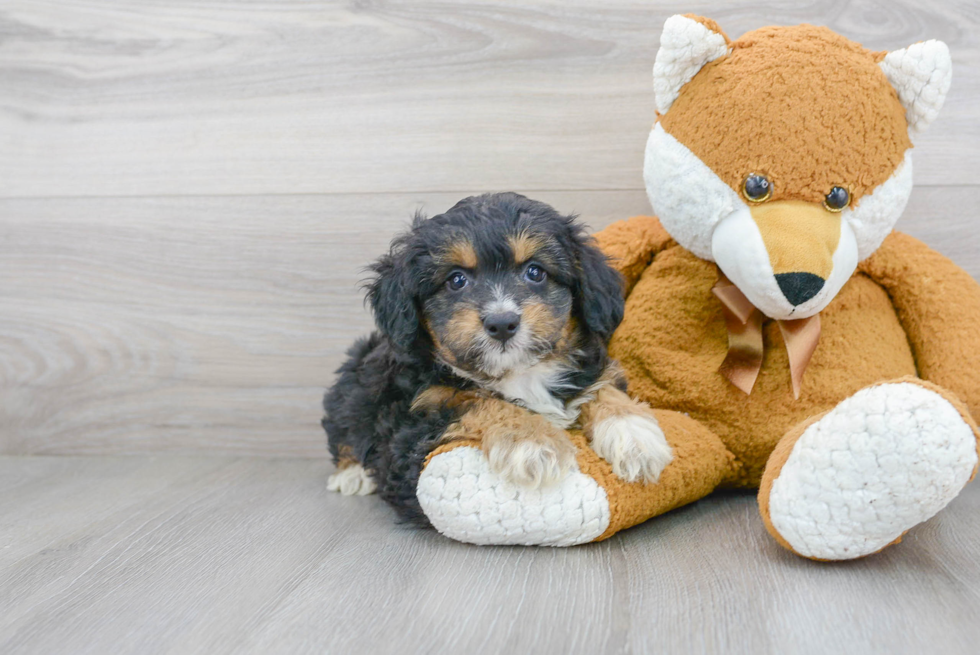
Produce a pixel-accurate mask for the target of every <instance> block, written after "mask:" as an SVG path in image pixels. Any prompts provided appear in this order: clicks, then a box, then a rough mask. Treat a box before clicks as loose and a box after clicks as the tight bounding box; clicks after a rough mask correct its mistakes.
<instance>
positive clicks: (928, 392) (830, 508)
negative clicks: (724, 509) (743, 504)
mask: <svg viewBox="0 0 980 655" xmlns="http://www.w3.org/2000/svg"><path fill="white" fill-rule="evenodd" d="M976 429H977V428H976V425H975V424H974V423H973V422H972V419H970V418H969V414H968V413H966V410H965V408H964V407H963V406H962V405H961V404H960V403H959V401H958V400H956V399H955V398H954V397H952V396H950V395H949V394H947V393H946V392H944V391H943V390H941V389H939V388H938V387H936V386H934V385H930V384H928V383H924V382H922V381H921V380H917V379H912V378H908V379H905V380H902V381H898V382H893V383H886V384H880V385H877V386H873V387H869V388H866V389H863V390H861V391H859V392H858V393H856V394H854V395H853V396H851V397H850V398H848V399H846V400H844V401H843V402H841V403H840V404H839V405H837V407H835V408H834V409H832V410H831V411H829V412H827V413H826V414H824V415H822V416H819V417H816V418H815V419H812V420H811V421H808V422H806V423H804V424H803V425H800V426H797V427H796V428H794V429H793V430H791V431H790V432H789V433H788V434H787V435H786V436H785V437H784V438H783V440H782V441H780V443H779V445H778V447H777V448H776V450H775V451H774V452H773V454H772V456H771V457H770V459H769V462H768V465H767V467H766V472H765V475H764V477H763V481H762V485H761V488H760V491H759V505H760V510H761V512H762V515H763V520H764V521H765V524H766V527H767V528H768V529H769V532H770V533H772V535H773V536H774V537H775V538H776V539H777V540H778V541H779V542H780V543H781V544H782V545H783V546H786V547H787V548H789V549H790V550H792V551H793V552H795V553H797V554H799V555H803V556H804V557H809V558H812V559H819V560H840V559H853V558H856V557H863V556H865V555H870V554H872V553H875V552H877V551H879V550H881V549H883V548H885V547H886V546H888V545H890V544H892V543H896V542H897V541H899V540H900V539H901V537H902V535H903V534H905V532H907V531H908V530H909V529H911V528H913V527H914V526H916V525H918V524H919V523H922V522H923V521H926V520H927V519H929V518H931V517H932V516H933V515H935V514H936V513H937V512H939V510H941V509H942V508H943V507H945V506H946V504H947V503H949V501H951V500H952V499H953V498H955V497H956V495H957V494H959V492H960V490H961V489H962V488H963V487H964V485H966V483H967V482H968V481H969V480H970V479H972V477H973V475H974V473H975V472H976V468H977V436H978V435H977V432H976Z"/></svg>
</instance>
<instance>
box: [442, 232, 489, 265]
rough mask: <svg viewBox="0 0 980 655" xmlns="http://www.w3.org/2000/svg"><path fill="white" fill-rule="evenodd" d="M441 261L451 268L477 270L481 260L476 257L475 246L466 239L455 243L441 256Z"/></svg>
mask: <svg viewBox="0 0 980 655" xmlns="http://www.w3.org/2000/svg"><path fill="white" fill-rule="evenodd" d="M438 259H439V261H441V262H442V263H444V264H447V265H450V266H459V267H460V268H471V269H472V268H476V267H477V264H479V258H478V257H477V256H476V249H475V248H473V244H472V243H470V242H469V241H467V240H465V239H460V240H458V241H453V242H452V243H451V244H449V246H448V247H447V248H446V249H445V250H444V251H443V252H441V253H440V254H439V257H438Z"/></svg>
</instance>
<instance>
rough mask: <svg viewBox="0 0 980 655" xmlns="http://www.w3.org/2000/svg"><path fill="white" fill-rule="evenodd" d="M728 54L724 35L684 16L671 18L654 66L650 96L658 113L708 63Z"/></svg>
mask: <svg viewBox="0 0 980 655" xmlns="http://www.w3.org/2000/svg"><path fill="white" fill-rule="evenodd" d="M727 53H728V41H727V40H726V39H725V35H724V34H719V33H718V32H713V31H711V30H709V29H708V28H707V27H705V26H704V25H702V24H701V23H699V22H698V21H696V20H692V19H690V18H687V17H686V16H680V15H677V16H671V17H670V18H668V19H667V21H666V22H665V23H664V31H663V34H661V35H660V50H658V51H657V59H656V61H655V63H654V64H653V95H654V100H655V101H656V103H657V111H658V112H660V113H661V114H664V113H666V112H667V110H668V109H670V106H671V105H672V104H674V100H676V99H677V96H678V94H679V93H680V91H681V87H683V86H684V85H685V84H687V83H688V82H690V81H691V78H693V77H694V76H695V75H697V72H698V71H699V70H701V68H702V67H703V66H704V65H705V64H707V63H708V62H709V61H714V60H715V59H718V58H719V57H723V56H724V55H726V54H727Z"/></svg>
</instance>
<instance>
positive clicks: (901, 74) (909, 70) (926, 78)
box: [879, 40, 953, 132]
mask: <svg viewBox="0 0 980 655" xmlns="http://www.w3.org/2000/svg"><path fill="white" fill-rule="evenodd" d="M879 65H880V66H881V70H883V71H884V72H885V75H886V76H887V77H888V81H889V82H891V83H892V86H894V87H895V90H896V91H897V92H898V99H899V100H901V101H902V106H904V107H905V118H906V120H908V123H909V130H910V131H912V132H921V131H923V130H924V129H926V127H928V126H929V124H930V123H931V122H932V121H934V120H935V119H936V116H938V115H939V110H940V109H942V107H943V102H944V101H945V100H946V93H947V92H948V91H949V85H950V82H951V81H952V79H953V61H952V59H950V56H949V47H947V46H946V44H945V43H943V42H942V41H936V40H932V41H922V42H920V43H913V44H912V45H910V46H909V47H907V48H903V49H901V50H896V51H894V52H889V53H888V54H887V55H885V58H884V59H883V60H882V61H881V64H879Z"/></svg>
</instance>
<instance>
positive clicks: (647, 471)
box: [592, 413, 674, 482]
mask: <svg viewBox="0 0 980 655" xmlns="http://www.w3.org/2000/svg"><path fill="white" fill-rule="evenodd" d="M592 449H593V450H594V451H595V452H596V454H597V455H599V457H602V458H603V459H604V460H606V461H607V462H609V463H610V464H612V470H613V473H615V474H616V475H617V476H618V477H620V478H622V479H623V480H626V481H627V482H636V481H637V480H642V481H644V482H656V481H657V480H659V479H660V473H661V472H662V471H663V470H664V469H665V468H666V467H667V465H668V464H670V462H671V461H672V460H673V459H674V453H673V451H672V450H671V449H670V444H668V443H667V439H666V438H665V437H664V433H663V431H662V430H661V429H660V425H659V424H658V423H657V419H655V418H654V417H653V416H652V415H648V414H640V413H636V414H620V415H615V416H610V417H608V418H605V419H603V420H601V421H599V422H598V423H597V424H596V425H595V426H594V427H593V428H592Z"/></svg>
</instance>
